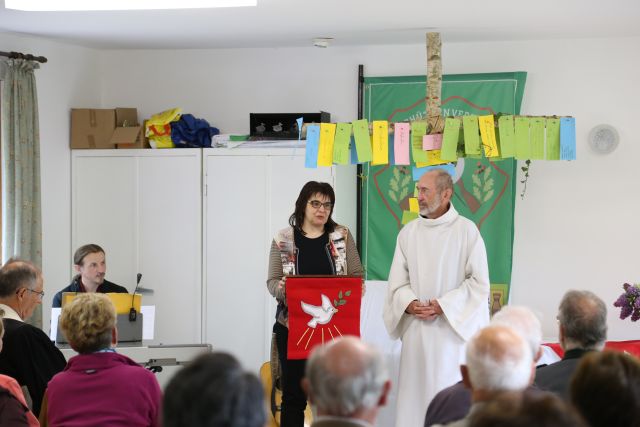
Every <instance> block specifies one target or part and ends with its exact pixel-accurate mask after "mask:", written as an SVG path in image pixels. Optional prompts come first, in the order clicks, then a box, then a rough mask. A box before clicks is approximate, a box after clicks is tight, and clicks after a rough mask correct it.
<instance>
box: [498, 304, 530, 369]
mask: <svg viewBox="0 0 640 427" xmlns="http://www.w3.org/2000/svg"><path fill="white" fill-rule="evenodd" d="M491 324H492V325H500V326H507V327H509V328H511V329H513V330H514V331H515V332H517V333H518V334H520V336H521V337H522V338H524V340H525V341H526V342H527V344H528V345H529V348H530V349H531V354H532V355H533V358H534V359H535V360H537V359H538V358H539V356H540V354H541V350H540V345H541V344H542V326H541V325H540V320H539V319H538V317H537V316H536V315H535V314H534V313H533V311H531V309H530V308H528V307H524V306H518V305H507V306H504V307H502V309H501V310H500V311H498V312H497V313H496V314H494V315H493V318H492V319H491Z"/></svg>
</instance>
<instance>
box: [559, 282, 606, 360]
mask: <svg viewBox="0 0 640 427" xmlns="http://www.w3.org/2000/svg"><path fill="white" fill-rule="evenodd" d="M558 322H560V329H561V331H560V336H561V340H560V341H561V344H562V346H563V347H564V350H565V351H566V350H571V349H574V348H581V349H584V350H596V349H597V350H600V349H602V347H604V342H605V341H606V339H607V306H606V305H605V303H604V301H602V299H600V298H599V297H598V296H597V295H596V294H594V293H593V292H589V291H576V290H571V291H569V292H567V293H566V294H565V295H564V297H563V298H562V301H561V302H560V308H559V310H558Z"/></svg>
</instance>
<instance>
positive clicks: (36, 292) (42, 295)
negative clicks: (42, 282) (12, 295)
mask: <svg viewBox="0 0 640 427" xmlns="http://www.w3.org/2000/svg"><path fill="white" fill-rule="evenodd" d="M25 289H26V290H28V291H29V292H33V293H34V294H38V295H40V299H42V298H44V291H40V292H38V291H34V290H33V289H29V288H25Z"/></svg>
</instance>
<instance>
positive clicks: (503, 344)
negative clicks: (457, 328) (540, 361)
mask: <svg viewBox="0 0 640 427" xmlns="http://www.w3.org/2000/svg"><path fill="white" fill-rule="evenodd" d="M466 369H467V375H468V380H469V382H470V383H471V388H472V389H473V390H474V391H476V390H483V391H510V390H523V389H524V388H526V387H527V386H528V385H529V384H530V382H531V378H532V375H531V374H532V369H533V355H532V354H531V349H530V347H529V346H528V345H527V343H526V342H525V341H524V339H523V338H522V337H520V335H519V334H518V333H517V332H515V331H514V330H513V329H511V328H509V327H506V326H502V325H495V326H494V325H492V326H488V327H486V328H484V329H482V330H480V331H479V332H478V333H477V334H476V335H475V336H474V337H473V338H472V339H471V341H469V344H468V345H467V364H466Z"/></svg>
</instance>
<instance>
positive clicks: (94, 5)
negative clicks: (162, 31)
mask: <svg viewBox="0 0 640 427" xmlns="http://www.w3.org/2000/svg"><path fill="white" fill-rule="evenodd" d="M256 5H257V0H5V2H4V7H5V9H16V10H26V11H71V10H76V11H80V10H155V9H206V8H216V7H243V6H256Z"/></svg>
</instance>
